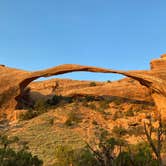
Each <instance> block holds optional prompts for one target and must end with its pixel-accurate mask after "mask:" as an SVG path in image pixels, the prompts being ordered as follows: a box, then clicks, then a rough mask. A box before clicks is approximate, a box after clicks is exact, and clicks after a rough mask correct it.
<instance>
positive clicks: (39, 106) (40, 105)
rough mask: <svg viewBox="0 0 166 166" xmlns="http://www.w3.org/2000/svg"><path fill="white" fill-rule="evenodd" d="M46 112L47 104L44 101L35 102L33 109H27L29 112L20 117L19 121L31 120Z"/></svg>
mask: <svg viewBox="0 0 166 166" xmlns="http://www.w3.org/2000/svg"><path fill="white" fill-rule="evenodd" d="M47 110H48V105H47V103H46V102H45V101H42V100H39V101H36V103H35V105H34V107H33V109H29V111H27V112H26V113H23V114H22V115H20V119H21V120H28V119H32V118H34V117H36V116H38V115H40V114H42V113H44V112H47Z"/></svg>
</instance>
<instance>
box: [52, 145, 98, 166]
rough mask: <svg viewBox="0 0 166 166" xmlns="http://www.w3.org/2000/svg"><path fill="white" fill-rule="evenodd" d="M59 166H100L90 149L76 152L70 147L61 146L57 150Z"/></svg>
mask: <svg viewBox="0 0 166 166" xmlns="http://www.w3.org/2000/svg"><path fill="white" fill-rule="evenodd" d="M55 157H56V159H57V164H56V165H57V166H68V165H73V166H85V165H86V166H94V165H96V166H98V165H97V161H96V159H95V157H94V156H93V154H92V153H91V151H90V150H89V149H88V148H86V147H85V148H83V149H76V150H74V149H73V148H72V147H71V146H69V145H60V146H58V147H57V148H56V150H55Z"/></svg>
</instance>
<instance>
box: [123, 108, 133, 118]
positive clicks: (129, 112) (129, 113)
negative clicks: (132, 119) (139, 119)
mask: <svg viewBox="0 0 166 166" xmlns="http://www.w3.org/2000/svg"><path fill="white" fill-rule="evenodd" d="M125 115H126V116H134V111H133V110H132V109H129V110H128V111H127V112H125Z"/></svg>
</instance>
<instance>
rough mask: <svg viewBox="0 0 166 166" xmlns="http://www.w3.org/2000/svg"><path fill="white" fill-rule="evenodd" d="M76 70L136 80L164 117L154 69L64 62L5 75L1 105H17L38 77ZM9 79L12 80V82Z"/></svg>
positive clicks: (165, 92)
mask: <svg viewBox="0 0 166 166" xmlns="http://www.w3.org/2000/svg"><path fill="white" fill-rule="evenodd" d="M6 71H7V70H6ZM9 71H10V70H9ZM19 71H21V70H19ZM78 71H86V72H97V73H115V74H122V75H124V76H127V77H130V78H132V79H134V80H137V81H138V82H140V83H141V85H143V86H146V87H147V88H149V89H150V90H151V92H152V97H153V99H154V102H155V104H156V106H157V108H158V110H159V111H160V112H161V114H162V116H163V117H164V116H165V117H164V118H165V119H166V115H164V114H165V113H164V111H165V110H166V83H165V80H164V79H162V78H160V77H158V76H156V74H155V73H154V71H121V70H111V69H105V68H99V67H93V66H82V65H77V64H64V65H59V66H56V67H53V68H49V69H46V70H40V71H34V72H26V71H23V72H16V71H15V72H14V74H13V75H14V76H15V77H12V73H9V75H6V77H7V76H8V78H6V77H5V79H6V80H8V81H9V85H10V86H9V85H8V88H7V89H6V88H4V89H5V90H6V91H1V96H0V97H1V98H0V100H1V101H0V103H1V105H2V106H3V105H5V107H4V108H10V109H15V107H16V105H17V100H18V99H19V98H20V97H21V95H22V93H23V91H24V89H25V88H26V87H27V86H28V85H29V84H30V83H31V82H32V81H34V80H36V79H38V78H40V77H49V76H54V75H59V74H64V73H70V72H78ZM163 72H164V74H165V73H166V72H165V71H164V70H163ZM9 76H10V77H9ZM10 81H12V84H11V82H10ZM6 92H7V93H6ZM9 92H10V93H9ZM7 94H10V101H5V103H3V101H2V98H3V97H5V95H7Z"/></svg>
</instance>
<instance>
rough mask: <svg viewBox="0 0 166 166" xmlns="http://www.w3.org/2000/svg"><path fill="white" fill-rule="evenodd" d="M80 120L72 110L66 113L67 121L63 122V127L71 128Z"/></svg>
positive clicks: (76, 112)
mask: <svg viewBox="0 0 166 166" xmlns="http://www.w3.org/2000/svg"><path fill="white" fill-rule="evenodd" d="M80 120H81V119H80V116H79V113H78V111H77V110H75V109H73V110H71V111H70V112H69V113H68V115H67V119H66V121H65V125H66V126H73V125H75V124H77V123H79V122H80Z"/></svg>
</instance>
